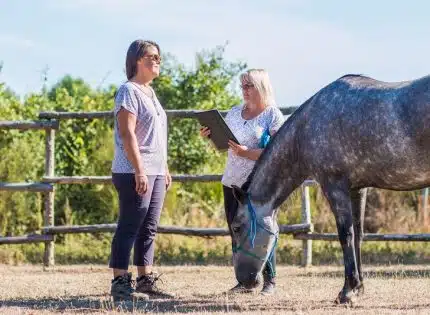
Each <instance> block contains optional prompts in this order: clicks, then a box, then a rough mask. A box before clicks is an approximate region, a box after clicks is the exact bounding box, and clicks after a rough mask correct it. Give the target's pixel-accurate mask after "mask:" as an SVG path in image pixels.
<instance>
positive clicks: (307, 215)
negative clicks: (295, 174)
mask: <svg viewBox="0 0 430 315" xmlns="http://www.w3.org/2000/svg"><path fill="white" fill-rule="evenodd" d="M301 192H302V223H304V224H311V200H310V196H309V187H308V186H306V185H302V186H301ZM302 242H303V251H302V267H307V266H310V265H312V240H303V241H302Z"/></svg>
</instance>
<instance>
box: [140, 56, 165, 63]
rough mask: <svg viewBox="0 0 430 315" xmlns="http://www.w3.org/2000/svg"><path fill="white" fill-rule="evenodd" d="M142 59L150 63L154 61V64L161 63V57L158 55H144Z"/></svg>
mask: <svg viewBox="0 0 430 315" xmlns="http://www.w3.org/2000/svg"><path fill="white" fill-rule="evenodd" d="M143 58H146V59H150V60H152V61H155V62H156V63H161V56H160V55H156V54H154V55H145V56H143Z"/></svg>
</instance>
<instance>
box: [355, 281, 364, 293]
mask: <svg viewBox="0 0 430 315" xmlns="http://www.w3.org/2000/svg"><path fill="white" fill-rule="evenodd" d="M355 290H356V291H357V295H358V296H361V295H363V294H364V285H363V283H360V285H359V286H358V287H357V288H356V289H355Z"/></svg>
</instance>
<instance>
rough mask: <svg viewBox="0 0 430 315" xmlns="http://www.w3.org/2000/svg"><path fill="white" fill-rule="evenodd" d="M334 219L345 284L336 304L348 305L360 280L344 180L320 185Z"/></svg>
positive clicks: (348, 199)
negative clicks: (341, 251)
mask: <svg viewBox="0 0 430 315" xmlns="http://www.w3.org/2000/svg"><path fill="white" fill-rule="evenodd" d="M321 186H322V187H321V188H322V190H323V191H324V194H325V196H326V198H327V200H328V202H329V203H330V207H331V210H332V211H333V213H334V216H335V218H336V225H337V231H338V234H339V241H340V244H341V246H342V250H343V262H344V265H345V283H344V286H343V288H342V290H341V291H340V292H339V295H338V297H337V299H336V301H335V302H336V303H341V304H344V303H350V302H351V301H352V298H353V297H354V296H355V295H356V294H357V289H358V288H359V287H360V278H359V274H358V269H357V263H356V257H355V246H354V245H355V241H354V226H353V217H352V205H351V195H350V190H349V187H348V183H347V181H346V180H339V179H331V178H329V179H328V180H326V181H325V183H324V184H323V185H321Z"/></svg>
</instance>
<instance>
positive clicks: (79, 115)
mask: <svg viewBox="0 0 430 315" xmlns="http://www.w3.org/2000/svg"><path fill="white" fill-rule="evenodd" d="M296 109H297V107H282V108H280V110H281V112H282V114H284V115H290V114H292V113H293V112H294V111H295V110H296ZM200 112H202V110H182V109H170V110H166V113H167V117H169V118H194V117H195V114H196V113H200ZM227 112H228V111H226V110H221V111H220V113H221V114H222V115H224V116H225V115H226V114H227ZM98 118H109V119H112V118H113V111H104V112H52V111H49V112H40V113H39V119H98Z"/></svg>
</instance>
